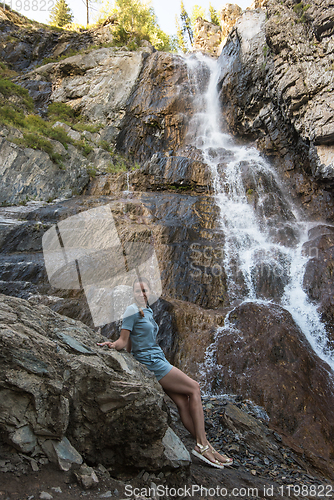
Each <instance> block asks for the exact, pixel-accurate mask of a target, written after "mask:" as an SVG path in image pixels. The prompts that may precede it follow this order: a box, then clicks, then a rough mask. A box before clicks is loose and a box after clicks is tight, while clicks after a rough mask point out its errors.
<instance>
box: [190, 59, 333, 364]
mask: <svg viewBox="0 0 334 500" xmlns="http://www.w3.org/2000/svg"><path fill="white" fill-rule="evenodd" d="M186 61H187V67H188V74H189V81H190V83H191V85H192V86H193V88H194V107H195V115H194V116H193V118H192V120H191V122H190V124H189V131H188V142H191V143H192V145H193V146H195V147H196V148H197V149H198V150H200V151H201V153H202V157H203V161H204V162H205V163H206V164H207V165H208V166H209V167H210V169H211V172H212V177H213V185H214V191H215V197H216V202H217V204H218V206H219V209H220V215H221V225H222V228H223V231H224V234H225V244H224V261H223V266H224V270H225V272H226V274H227V282H228V293H229V298H230V301H231V304H232V305H233V301H234V300H239V303H240V299H242V300H243V301H255V302H261V303H263V302H264V301H265V302H267V303H268V302H271V303H273V302H275V303H277V304H279V305H281V306H283V307H284V308H285V309H287V310H288V311H289V312H290V313H291V315H292V316H293V318H294V320H295V322H296V323H297V324H298V325H299V327H300V328H301V330H302V331H303V333H304V335H305V336H306V338H307V339H308V341H309V342H310V344H311V346H312V348H313V349H314V351H315V352H316V353H317V355H318V356H319V357H321V358H322V359H323V360H324V361H326V362H327V363H328V364H329V365H330V367H331V368H332V370H334V352H333V350H332V349H331V348H330V346H329V342H328V337H327V333H326V330H325V326H324V324H323V323H322V322H321V321H320V318H319V315H318V313H317V310H316V306H315V305H314V304H312V303H311V302H310V301H309V300H308V299H307V296H306V294H305V292H304V291H303V288H302V281H303V275H304V269H305V264H306V262H307V260H308V258H309V257H308V256H306V255H303V250H302V249H303V244H304V243H305V242H306V241H307V235H308V231H309V229H310V228H311V227H312V225H313V224H312V223H311V222H305V221H303V220H302V219H301V217H300V216H299V214H298V212H297V210H295V209H294V208H293V207H292V206H291V204H290V202H289V200H288V197H287V196H286V194H285V193H284V190H283V188H282V186H281V183H280V181H279V180H278V178H277V176H276V173H275V172H274V171H273V169H272V168H271V166H270V165H269V164H268V162H267V161H266V160H265V159H264V158H262V157H261V155H260V153H259V152H258V151H257V150H256V149H255V148H253V147H246V146H239V145H237V144H235V142H234V141H233V139H232V137H231V136H229V135H228V134H225V133H223V132H222V124H221V119H222V118H221V116H222V113H221V110H220V105H219V96H218V89H217V82H218V78H219V72H220V69H219V65H218V63H217V62H216V61H215V60H213V59H211V58H209V57H207V56H203V55H201V54H197V55H192V56H191V57H189V58H187V59H186ZM203 77H204V78H203ZM203 80H206V81H207V82H208V83H207V85H206V88H205V90H204V91H203ZM229 327H231V326H230V325H229V319H228V317H227V319H226V322H225V329H226V328H229ZM220 331H221V329H219V330H217V332H216V336H215V337H216V339H215V340H217V339H218V337H219V334H220ZM214 351H215V342H214V343H213V344H211V345H210V346H209V347H208V349H207V356H206V361H205V364H206V365H207V367H209V365H210V363H211V362H212V357H213V354H214ZM203 369H204V371H205V366H204V367H203Z"/></svg>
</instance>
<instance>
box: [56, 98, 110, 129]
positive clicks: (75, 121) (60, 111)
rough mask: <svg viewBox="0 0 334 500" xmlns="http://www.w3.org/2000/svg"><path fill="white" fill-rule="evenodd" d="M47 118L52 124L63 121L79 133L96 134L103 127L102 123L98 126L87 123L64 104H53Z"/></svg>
mask: <svg viewBox="0 0 334 500" xmlns="http://www.w3.org/2000/svg"><path fill="white" fill-rule="evenodd" d="M47 117H48V119H49V120H50V122H51V123H55V122H57V121H61V122H63V123H65V124H66V125H68V126H69V127H71V128H73V129H74V130H77V131H78V132H83V131H87V132H91V133H92V134H94V133H95V132H98V131H99V130H100V129H101V128H102V127H103V125H102V124H101V123H98V124H97V125H92V124H91V123H86V122H85V121H84V118H83V116H82V115H80V113H78V112H77V111H75V110H74V109H73V108H72V107H71V106H69V105H68V104H65V103H63V102H53V103H51V104H50V105H49V107H48V111H47Z"/></svg>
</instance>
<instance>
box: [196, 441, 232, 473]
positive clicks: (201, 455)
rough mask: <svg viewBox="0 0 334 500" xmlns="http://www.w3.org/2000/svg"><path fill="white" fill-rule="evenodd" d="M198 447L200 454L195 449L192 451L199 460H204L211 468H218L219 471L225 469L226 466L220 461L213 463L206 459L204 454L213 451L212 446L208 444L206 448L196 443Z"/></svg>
mask: <svg viewBox="0 0 334 500" xmlns="http://www.w3.org/2000/svg"><path fill="white" fill-rule="evenodd" d="M196 446H198V448H199V449H200V451H199V452H198V451H196V450H195V449H193V450H192V452H191V453H192V454H193V455H195V457H197V458H199V459H200V460H203V462H205V463H207V464H209V465H211V467H216V468H217V469H224V465H223V464H222V463H221V462H219V460H215V461H214V462H212V461H211V460H209V459H208V458H206V457H204V453H206V452H207V451H211V450H210V446H209V445H208V444H207V445H206V446H204V445H202V444H199V443H196Z"/></svg>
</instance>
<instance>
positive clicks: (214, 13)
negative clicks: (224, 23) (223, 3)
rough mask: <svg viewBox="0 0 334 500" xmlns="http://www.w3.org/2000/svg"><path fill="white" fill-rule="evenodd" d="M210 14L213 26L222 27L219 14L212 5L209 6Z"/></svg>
mask: <svg viewBox="0 0 334 500" xmlns="http://www.w3.org/2000/svg"><path fill="white" fill-rule="evenodd" d="M209 12H210V16H211V22H212V24H215V25H216V26H220V21H219V17H218V12H217V11H216V9H215V8H214V7H212V5H211V3H210V4H209Z"/></svg>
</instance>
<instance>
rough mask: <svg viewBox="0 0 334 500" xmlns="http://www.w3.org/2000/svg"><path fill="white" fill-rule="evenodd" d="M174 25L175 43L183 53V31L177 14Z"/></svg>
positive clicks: (184, 50)
mask: <svg viewBox="0 0 334 500" xmlns="http://www.w3.org/2000/svg"><path fill="white" fill-rule="evenodd" d="M175 25H176V36H177V45H178V46H179V47H180V49H181V50H182V52H183V53H184V54H185V53H186V52H187V47H186V44H185V41H184V36H183V31H182V28H181V26H180V23H179V20H178V18H177V16H175Z"/></svg>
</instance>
